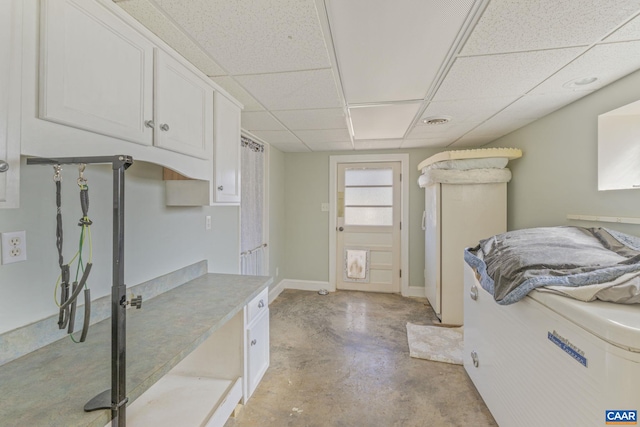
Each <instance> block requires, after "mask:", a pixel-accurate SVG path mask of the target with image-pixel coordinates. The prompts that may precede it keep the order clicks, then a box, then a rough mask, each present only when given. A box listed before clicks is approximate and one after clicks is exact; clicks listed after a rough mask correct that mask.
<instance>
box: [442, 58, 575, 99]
mask: <svg viewBox="0 0 640 427" xmlns="http://www.w3.org/2000/svg"><path fill="white" fill-rule="evenodd" d="M583 50H584V49H582V48H567V49H554V50H547V51H535V52H521V53H511V54H503V55H489V56H474V57H462V58H457V59H456V60H455V62H454V64H453V66H452V68H451V70H450V71H449V73H448V74H447V76H446V77H445V79H444V81H443V83H442V85H441V86H440V88H439V89H438V92H437V93H436V95H435V97H434V101H447V100H459V99H473V98H494V97H501V96H511V95H513V96H517V95H523V94H524V93H526V92H527V91H529V90H531V88H533V87H534V86H535V85H537V84H538V83H540V82H542V81H543V80H544V79H546V78H547V77H548V76H549V75H551V74H552V73H554V72H555V71H557V70H559V69H560V68H561V67H562V66H563V65H564V64H566V63H567V62H569V61H571V60H572V59H573V58H575V57H576V56H577V55H578V54H580V53H581V52H582V51H583Z"/></svg>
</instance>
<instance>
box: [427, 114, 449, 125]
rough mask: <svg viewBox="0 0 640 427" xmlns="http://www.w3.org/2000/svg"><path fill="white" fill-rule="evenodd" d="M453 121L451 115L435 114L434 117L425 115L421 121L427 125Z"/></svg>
mask: <svg viewBox="0 0 640 427" xmlns="http://www.w3.org/2000/svg"><path fill="white" fill-rule="evenodd" d="M450 121H451V117H450V116H433V117H425V118H424V119H422V120H421V122H422V123H423V124H425V125H430V126H432V125H444V124H446V123H449V122H450Z"/></svg>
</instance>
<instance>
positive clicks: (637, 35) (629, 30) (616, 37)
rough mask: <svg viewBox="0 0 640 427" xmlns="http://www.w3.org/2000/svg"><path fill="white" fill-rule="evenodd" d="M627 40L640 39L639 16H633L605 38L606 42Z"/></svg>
mask: <svg viewBox="0 0 640 427" xmlns="http://www.w3.org/2000/svg"><path fill="white" fill-rule="evenodd" d="M628 40H640V16H637V17H635V18H634V19H632V20H631V21H629V22H628V23H627V24H625V25H624V26H623V27H622V28H620V29H619V30H618V31H616V32H615V33H613V34H611V35H610V36H609V37H607V38H606V39H605V41H606V42H620V41H628Z"/></svg>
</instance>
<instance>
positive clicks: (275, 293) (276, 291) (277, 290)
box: [269, 279, 287, 304]
mask: <svg viewBox="0 0 640 427" xmlns="http://www.w3.org/2000/svg"><path fill="white" fill-rule="evenodd" d="M286 280H287V279H282V280H281V281H279V282H278V284H277V285H275V286H274V287H273V288H271V289H269V304H271V303H272V302H273V301H275V299H276V298H278V297H279V296H280V294H281V293H282V291H284V282H285V281H286Z"/></svg>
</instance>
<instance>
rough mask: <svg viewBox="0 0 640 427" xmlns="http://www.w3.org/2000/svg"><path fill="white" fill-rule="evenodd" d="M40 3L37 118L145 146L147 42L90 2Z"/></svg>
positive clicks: (149, 71) (149, 113)
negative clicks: (38, 105)
mask: <svg viewBox="0 0 640 427" xmlns="http://www.w3.org/2000/svg"><path fill="white" fill-rule="evenodd" d="M41 5H42V6H41V7H42V12H41V27H40V28H41V63H40V66H41V70H40V117H41V118H42V119H45V120H50V121H53V122H57V123H62V124H65V125H69V126H74V127H78V128H81V129H85V130H88V131H91V132H96V133H99V134H103V135H108V136H112V137H116V138H121V139H124V140H127V141H131V142H136V143H139V144H145V145H151V144H152V140H153V130H152V129H151V128H149V127H146V126H145V122H146V121H148V120H153V105H152V103H153V44H152V43H151V42H150V41H149V40H148V39H146V38H145V37H143V36H142V35H141V34H140V33H139V32H137V31H136V30H134V29H133V28H131V27H130V26H129V25H127V24H126V23H124V22H123V21H122V20H120V19H119V18H117V17H116V16H114V15H113V14H111V13H109V12H108V11H107V10H105V9H104V7H103V6H101V5H100V4H98V3H96V2H94V1H86V0H47V1H43V2H42V3H41Z"/></svg>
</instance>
